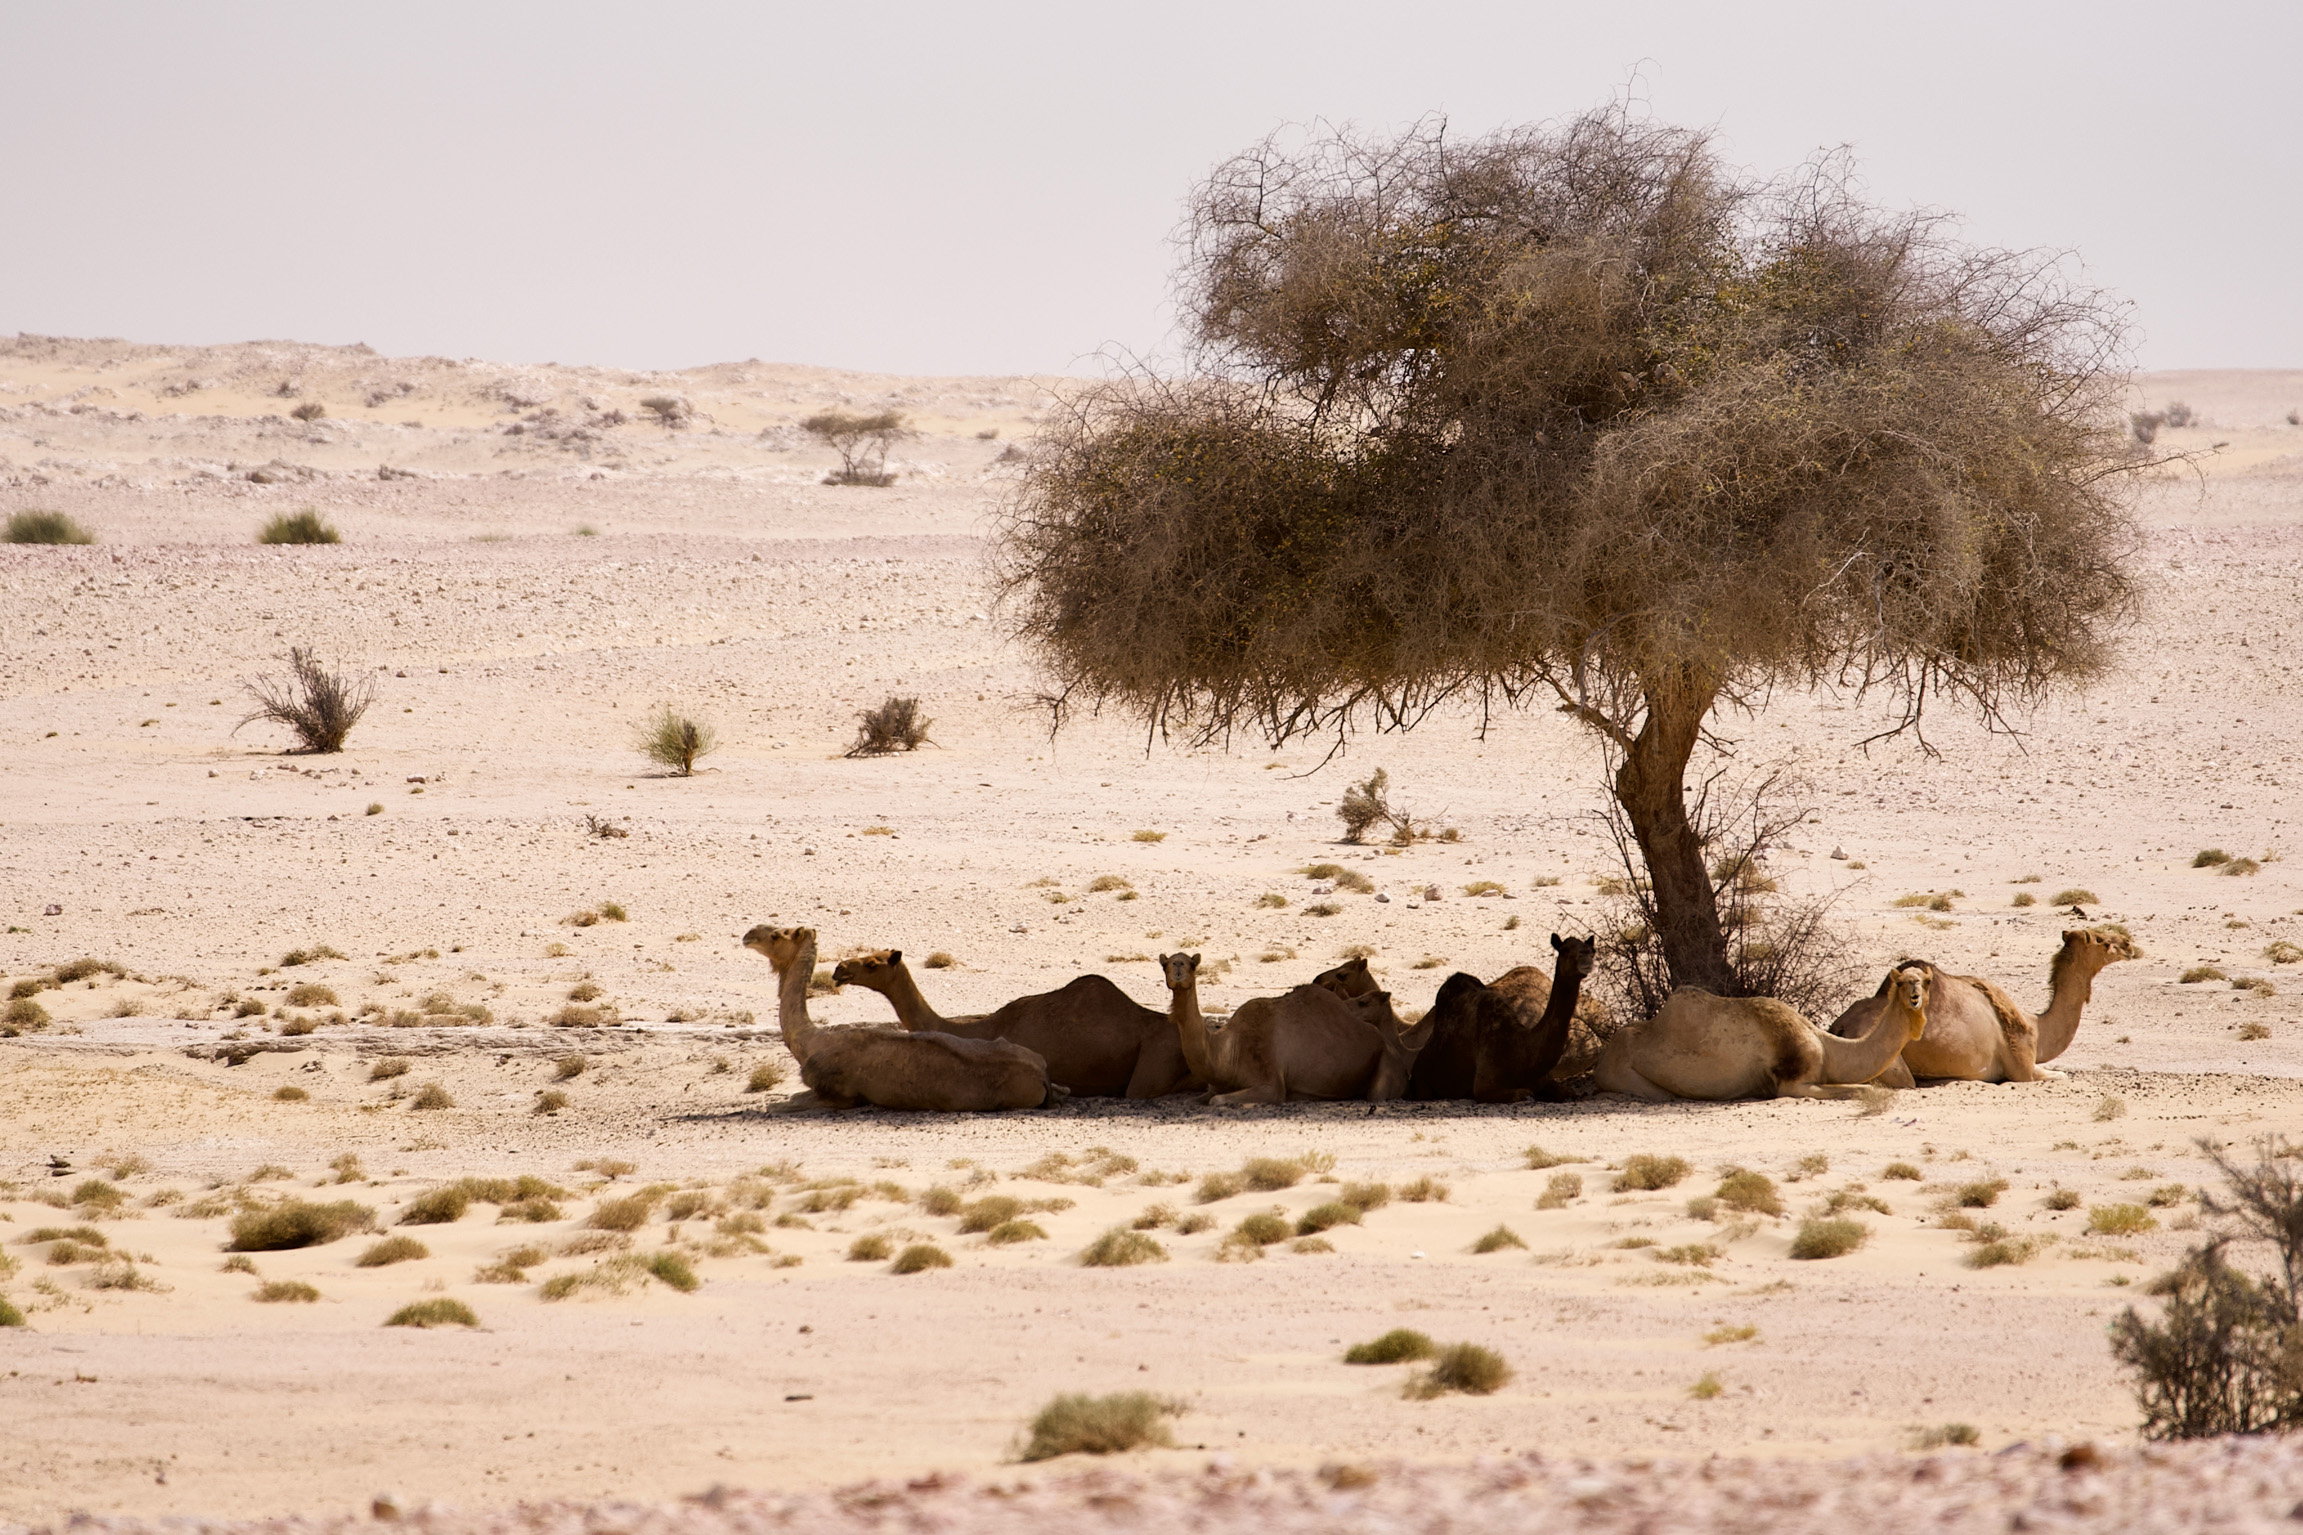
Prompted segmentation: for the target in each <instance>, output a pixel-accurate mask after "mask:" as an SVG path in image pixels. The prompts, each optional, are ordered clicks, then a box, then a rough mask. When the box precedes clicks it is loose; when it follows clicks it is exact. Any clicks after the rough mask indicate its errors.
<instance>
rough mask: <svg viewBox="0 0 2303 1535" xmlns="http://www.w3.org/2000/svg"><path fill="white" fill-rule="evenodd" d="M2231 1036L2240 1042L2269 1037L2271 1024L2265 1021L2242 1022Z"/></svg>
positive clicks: (2245, 1042) (2246, 1042) (2244, 1042)
mask: <svg viewBox="0 0 2303 1535" xmlns="http://www.w3.org/2000/svg"><path fill="white" fill-rule="evenodd" d="M2231 1037H2232V1038H2233V1039H2236V1040H2238V1041H2239V1042H2240V1043H2241V1044H2250V1043H2252V1042H2254V1041H2255V1040H2258V1039H2269V1038H2270V1037H2271V1025H2269V1024H2267V1023H2243V1024H2241V1025H2239V1027H2238V1029H2237V1030H2236V1031H2235V1032H2234V1033H2233V1034H2232V1036H2231Z"/></svg>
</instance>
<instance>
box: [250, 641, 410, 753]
mask: <svg viewBox="0 0 2303 1535" xmlns="http://www.w3.org/2000/svg"><path fill="white" fill-rule="evenodd" d="M241 686H242V687H244V688H245V689H247V692H248V696H249V697H251V698H253V699H254V700H255V701H256V707H255V708H253V709H251V710H250V711H249V712H248V713H247V714H246V715H245V716H244V717H242V719H241V721H240V724H242V725H252V724H254V723H255V722H256V721H258V720H269V721H271V722H272V723H274V724H277V725H285V726H287V727H288V728H289V730H291V731H293V732H294V733H295V736H296V742H297V745H296V750H298V751H306V752H340V751H342V750H343V749H344V738H345V737H346V736H348V735H350V734H351V733H352V727H353V726H354V725H357V724H358V723H360V716H361V715H363V714H365V713H367V712H368V705H370V704H371V703H374V702H375V700H376V684H375V682H374V680H373V679H371V678H370V677H368V676H367V675H366V674H364V673H361V674H355V673H351V672H332V671H330V670H328V669H327V668H326V667H325V666H322V665H321V664H320V661H319V658H318V657H317V656H315V655H313V653H312V652H311V651H310V650H309V649H307V648H306V647H304V646H302V645H298V646H295V647H293V648H292V649H290V650H289V652H288V673H287V675H286V676H284V677H282V676H273V677H258V678H256V679H254V680H253V681H250V682H244V683H242V684H241ZM234 728H235V729H237V728H238V727H237V726H235V727H234Z"/></svg>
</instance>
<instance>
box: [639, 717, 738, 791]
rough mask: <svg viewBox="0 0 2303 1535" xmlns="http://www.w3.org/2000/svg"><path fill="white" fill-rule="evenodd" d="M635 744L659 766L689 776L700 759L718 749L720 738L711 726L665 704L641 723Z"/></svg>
mask: <svg viewBox="0 0 2303 1535" xmlns="http://www.w3.org/2000/svg"><path fill="white" fill-rule="evenodd" d="M633 744H634V745H635V746H637V747H638V748H639V753H640V755H641V756H643V757H645V758H647V759H648V760H649V761H650V762H653V763H655V764H656V765H657V766H658V767H663V768H669V769H670V770H671V771H672V772H673V773H675V774H677V775H678V776H679V777H682V778H689V777H693V776H694V774H695V771H696V762H697V759H699V758H701V757H705V756H708V755H710V754H711V753H712V752H715V751H718V750H719V748H720V738H719V734H718V732H716V731H714V730H713V729H712V727H711V726H709V725H707V724H704V723H703V722H702V721H700V720H694V719H690V718H689V717H688V716H687V715H684V714H682V713H680V712H679V711H678V710H677V709H674V708H673V707H672V706H671V705H670V704H665V705H663V706H662V707H660V708H659V709H657V711H656V713H655V715H654V716H653V717H652V718H650V719H649V720H647V721H646V722H645V723H643V724H642V725H641V726H640V727H639V732H638V735H637V736H636V737H635V738H634V743H633Z"/></svg>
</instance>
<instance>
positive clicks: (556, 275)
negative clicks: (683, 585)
mask: <svg viewBox="0 0 2303 1535" xmlns="http://www.w3.org/2000/svg"><path fill="white" fill-rule="evenodd" d="M2299 63H2303V4H2298V3H2297V0H2275V3H2264V4H2216V3H2212V0H2204V3H2203V0H2190V3H2176V0H2156V3H2151V4H2128V3H2121V0H2091V3H2086V4H2060V3H2025V0H1996V3H1991V4H1966V3H1955V0H1934V3H1928V4H1910V5H1903V4H1886V3H1877V0H1832V3H1825V4H1812V5H1810V4H1791V3H1777V4H1735V3H1732V0H1711V3H1705V4H1688V5H1675V4H1638V3H1630V0H1615V3H1612V4H1607V3H1601V4H1594V3H1591V0H1584V3H1581V4H1577V5H1573V6H1561V5H1551V4H1542V3H1532V0H1523V3H1519V4H1474V3H1461V4H1449V3H1442V0H1422V3H1401V0H1392V3H1387V4H1369V3H1359V0H1322V3H1318V4H1294V3H1285V4H1283V3H1258V0H1226V3H1219V4H1198V3H1178V0H1164V3H1158V4H1137V5H1129V6H1119V5H1112V4H1100V5H1099V4H1094V3H1084V4H1083V3H1078V0H1073V3H1067V4H1061V5H1056V4H1049V5H1027V4H998V3H983V4H974V5H968V4H954V3H948V0H947V3H941V4H932V5H929V4H910V3H904V0H877V3H872V4H860V5H839V4H823V3H820V0H818V3H811V4H806V5H777V4H767V3H754V4H734V3H725V4H721V3H702V0H691V3H681V0H646V3H634V0H616V3H614V4H603V3H594V0H550V3H541V4H525V3H505V0H455V3H430V0H389V3H382V4H353V3H342V0H298V3H293V4H271V3H230V0H163V3H138V0H63V3H58V0H0V81H4V82H5V84H4V86H0V133H4V134H5V141H4V151H5V152H4V153H0V218H4V219H5V224H4V225H0V333H4V332H8V331H15V330H31V331H43V332H50V333H59V334H68V335H113V336H127V337H132V338H135V339H139V340H150V341H236V340H245V339H250V338H256V337H293V338H297V339H302V340H312V341H338V342H341V341H366V342H368V343H369V344H370V345H372V346H375V347H377V348H378V349H380V350H383V351H386V352H391V353H444V354H448V355H451V356H478V357H488V358H494V359H500V360H505V361H546V360H556V361H562V362H598V363H613V364H622V365H628V366H635V367H656V366H685V365H688V364H692V363H699V362H709V361H714V360H719V359H724V358H742V357H760V358H765V359H770V360H776V361H793V362H813V363H826V364H833V365H839V366H847V367H857V368H880V369H892V370H898V371H904V372H942V373H958V372H1009V371H1051V372H1073V371H1094V369H1095V367H1096V366H1097V364H1096V361H1095V357H1094V354H1095V353H1096V352H1097V351H1098V349H1099V348H1104V347H1107V346H1116V347H1122V348H1133V349H1137V350H1139V351H1156V350H1158V349H1159V348H1160V346H1161V343H1162V341H1163V339H1164V338H1165V337H1166V335H1167V323H1168V322H1167V311H1166V307H1165V299H1166V294H1167V284H1168V279H1169V274H1170V270H1171V267H1172V265H1173V260H1174V251H1173V248H1172V246H1171V245H1170V243H1169V242H1170V237H1171V235H1172V233H1173V230H1174V228H1175V224H1176V220H1177V217H1178V214H1179V211H1180V208H1181V204H1182V199H1183V196H1184V194H1185V192H1186V190H1187V189H1188V188H1189V187H1190V185H1191V184H1192V183H1193V182H1194V181H1195V180H1196V179H1197V178H1199V177H1200V176H1201V175H1203V174H1204V173H1205V172H1206V170H1207V169H1208V168H1209V167H1210V166H1211V165H1212V164H1213V163H1214V162H1215V161H1217V160H1218V159H1220V158H1222V157H1223V156H1225V155H1227V154H1230V153H1232V152H1234V151H1236V150H1238V149H1241V148H1243V147H1245V146H1246V145H1247V144H1249V143H1251V142H1253V141H1254V140H1256V139H1258V138H1260V137H1262V136H1263V135H1264V134H1266V133H1267V132H1269V131H1270V130H1272V129H1273V128H1274V127H1277V126H1279V125H1281V124H1285V123H1291V122H1302V121H1306V120H1309V119H1313V118H1321V117H1324V118H1328V119H1331V120H1336V121H1346V122H1353V123H1357V124H1360V125H1362V126H1365V127H1369V128H1379V129H1392V128H1396V127H1399V126H1402V125H1404V124H1406V123H1408V122H1410V121H1412V120H1414V119H1415V118H1417V117H1419V116H1421V115H1423V114H1425V113H1430V112H1444V113H1446V114H1447V115H1448V116H1449V118H1450V120H1451V121H1452V123H1453V124H1454V125H1455V127H1456V128H1457V129H1459V130H1462V131H1467V132H1478V131H1484V130H1486V129H1489V128H1492V127H1494V126H1497V125H1499V124H1504V123H1511V122H1521V121H1531V120H1541V119H1546V118H1552V117H1557V116H1560V115H1562V114H1567V113H1572V112H1575V111H1579V110H1581V109H1583V108H1586V107H1590V106H1594V105H1598V104H1601V103H1603V102H1605V101H1606V100H1607V99H1608V98H1609V97H1610V96H1611V95H1612V94H1614V93H1617V92H1619V91H1621V90H1623V89H1624V88H1625V87H1626V85H1627V83H1629V84H1630V86H1631V89H1632V91H1633V93H1634V94H1635V95H1636V96H1638V97H1639V98H1641V99H1642V100H1644V101H1645V102H1646V103H1648V106H1649V110H1650V111H1651V112H1652V114H1653V115H1654V116H1656V117H1658V118H1660V119H1664V120H1667V121H1673V122H1680V123H1688V124H1696V125H1707V126H1710V127H1712V128H1713V129H1715V130H1716V131H1717V133H1718V135H1719V138H1720V141H1721V143H1722V145H1723V147H1724V148H1725V150H1726V152H1727V153H1728V155H1729V156H1730V157H1731V158H1733V159H1734V160H1736V161H1737V162H1739V163H1742V164H1745V165H1748V166H1751V167H1755V168H1760V169H1765V170H1776V169H1781V168H1784V167H1787V166H1790V165H1794V164H1796V163H1797V162H1799V161H1801V160H1803V159H1805V158H1806V157H1807V156H1808V155H1810V154H1812V153H1813V152H1815V151H1816V150H1817V149H1819V148H1824V147H1828V146H1832V145H1838V144H1847V145H1849V146H1851V147H1852V148H1853V150H1854V151H1855V153H1856V155H1857V156H1858V158H1859V161H1860V164H1861V166H1862V169H1863V173H1864V177H1865V180H1866V182H1867V184H1868V186H1869V189H1870V190H1871V192H1872V193H1873V195H1875V196H1877V197H1879V198H1881V199H1883V200H1887V201H1890V202H1894V203H1898V204H1918V205H1926V206H1932V207H1939V208H1944V209H1949V210H1954V211H1956V212H1958V213H1960V214H1961V215H1963V217H1964V219H1965V230H1966V233H1967V234H1968V236H1969V237H1970V238H1973V239H1975V240H1978V241H1983V242H1988V243H1993V244H2009V245H2023V246H2052V247H2058V248H2069V249H2072V250H2075V251H2077V252H2078V253H2079V254H2080V256H2081V257H2082V258H2083V259H2084V261H2085V263H2086V267H2087V270H2088V272H2089V274H2090V276H2091V277H2092V278H2093V279H2094V280H2095V281H2097V282H2099V283H2101V284H2104V285H2106V286H2109V287H2111V288H2114V289H2116V290H2118V291H2120V292H2122V293H2124V294H2126V295H2127V296H2128V297H2130V298H2131V299H2132V300H2133V301H2134V304H2135V313H2136V320H2137V324H2138V340H2139V351H2138V355H2139V358H2140V360H2141V361H2142V362H2143V363H2144V364H2145V365H2146V366H2152V367H2184V366H2219V367H2281V366H2284V367H2299V366H2303V259H2299V257H2303V83H2299V80H2298V76H2297V69H2298V65H2299Z"/></svg>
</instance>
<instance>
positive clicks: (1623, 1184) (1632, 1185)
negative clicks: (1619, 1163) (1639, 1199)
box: [1615, 1153, 1691, 1193]
mask: <svg viewBox="0 0 2303 1535" xmlns="http://www.w3.org/2000/svg"><path fill="white" fill-rule="evenodd" d="M1690 1171H1691V1169H1690V1168H1689V1167H1688V1165H1687V1162H1686V1160H1685V1159H1684V1158H1681V1157H1658V1156H1649V1155H1646V1154H1645V1153H1642V1154H1641V1155H1639V1156H1635V1157H1626V1158H1624V1161H1623V1170H1622V1171H1621V1172H1619V1173H1617V1174H1616V1175H1615V1187H1616V1191H1617V1192H1618V1193H1622V1192H1624V1191H1626V1190H1654V1189H1667V1188H1670V1187H1671V1186H1672V1185H1673V1184H1675V1183H1677V1182H1679V1180H1680V1179H1682V1178H1684V1177H1686V1176H1687V1175H1688V1173H1689V1172H1690Z"/></svg>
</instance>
